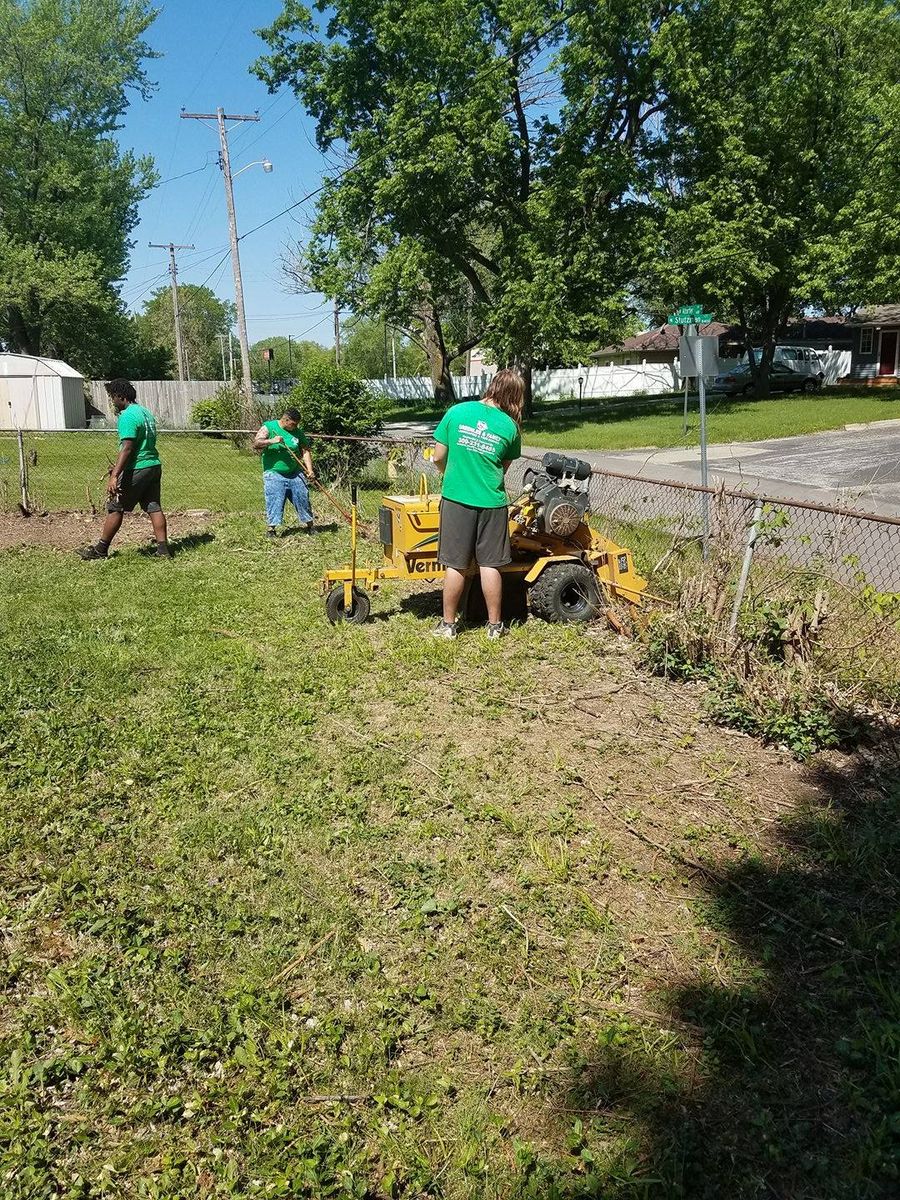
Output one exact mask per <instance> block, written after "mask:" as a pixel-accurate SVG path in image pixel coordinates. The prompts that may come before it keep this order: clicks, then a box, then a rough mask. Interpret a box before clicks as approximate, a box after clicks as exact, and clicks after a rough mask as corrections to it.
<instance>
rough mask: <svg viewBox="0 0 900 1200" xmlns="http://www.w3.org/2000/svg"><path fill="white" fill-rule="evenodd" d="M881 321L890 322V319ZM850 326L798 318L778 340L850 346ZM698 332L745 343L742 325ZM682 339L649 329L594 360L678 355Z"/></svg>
mask: <svg viewBox="0 0 900 1200" xmlns="http://www.w3.org/2000/svg"><path fill="white" fill-rule="evenodd" d="M885 307H886V308H890V309H891V311H892V312H896V314H897V315H896V318H895V319H894V320H891V322H890V323H891V324H897V325H900V304H897V305H887V306H885ZM880 319H881V320H887V319H888V318H885V317H882V318H880ZM869 320H871V318H869ZM847 326H848V322H847V319H846V318H845V317H797V318H794V319H792V320H790V321H788V323H787V325H786V326H785V327H784V328H783V329H782V330H780V331H779V335H778V336H779V340H781V341H790V342H797V341H804V342H826V341H832V340H838V339H839V337H840V334H841V332H842V331H845V338H846V340H847V341H848V343H849V340H850V338H849V332H850V331H849V329H848V328H847ZM697 332H698V333H700V334H703V335H705V336H706V337H718V338H722V337H724V338H726V339H727V340H728V341H732V342H741V341H742V340H743V330H742V329H741V327H740V326H739V325H723V324H722V323H721V322H719V321H711V322H710V323H709V324H708V325H701V326H700V327H699V329H698V331H697ZM680 336H681V329H680V328H679V326H677V325H661V326H659V327H657V328H655V329H646V330H644V332H643V333H636V334H634V336H633V337H627V338H623V340H622V341H621V342H619V343H618V344H617V345H615V346H604V347H603V349H602V350H595V351H594V352H593V354H592V355H591V358H599V357H601V356H602V355H604V354H621V353H622V352H623V351H632V352H635V351H641V350H653V351H656V352H659V351H661V350H662V351H671V352H672V353H677V352H678V339H679V337H680Z"/></svg>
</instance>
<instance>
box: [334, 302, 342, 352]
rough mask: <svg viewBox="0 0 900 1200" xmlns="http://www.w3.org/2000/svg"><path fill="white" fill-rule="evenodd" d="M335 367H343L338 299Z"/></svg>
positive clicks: (335, 316)
mask: <svg viewBox="0 0 900 1200" xmlns="http://www.w3.org/2000/svg"><path fill="white" fill-rule="evenodd" d="M334 365H335V366H336V367H339V366H340V365H341V314H340V310H339V309H338V302H337V297H335V300H334Z"/></svg>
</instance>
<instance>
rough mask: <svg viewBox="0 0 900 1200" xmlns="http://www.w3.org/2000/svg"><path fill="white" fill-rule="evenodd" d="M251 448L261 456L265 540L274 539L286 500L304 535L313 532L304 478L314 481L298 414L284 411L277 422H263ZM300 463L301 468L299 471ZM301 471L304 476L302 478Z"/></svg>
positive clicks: (282, 517)
mask: <svg viewBox="0 0 900 1200" xmlns="http://www.w3.org/2000/svg"><path fill="white" fill-rule="evenodd" d="M253 449H254V450H256V451H258V452H259V453H261V454H262V469H263V497H264V499H265V502H266V524H267V526H268V530H267V532H268V535H269V537H277V536H278V527H279V525H280V524H281V522H282V521H283V519H284V505H285V502H286V501H287V500H288V499H290V501H291V503H292V504H293V506H294V509H295V511H296V513H297V519H298V520H299V522H300V524H301V525H302V526H303V528H304V529H305V530H306V532H307V533H312V531H313V514H312V507H311V506H310V503H309V488H308V487H307V486H306V481H307V479H315V477H316V474H315V471H314V470H313V462H312V455H311V454H310V452H309V440H308V438H307V436H306V434H305V433H304V432H303V430H302V429H301V428H300V413H299V412H298V411H297V409H296V408H287V409H285V411H284V413H283V415H282V416H280V417H279V418H278V420H277V421H264V422H263V424H262V425H260V427H259V429H258V430H257V432H256V437H255V438H254V439H253ZM300 461H302V462H303V469H302V470H301V468H300ZM304 471H305V475H304Z"/></svg>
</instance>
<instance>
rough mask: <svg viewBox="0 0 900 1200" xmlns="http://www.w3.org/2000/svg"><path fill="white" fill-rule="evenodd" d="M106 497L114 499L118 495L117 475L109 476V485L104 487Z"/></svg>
mask: <svg viewBox="0 0 900 1200" xmlns="http://www.w3.org/2000/svg"><path fill="white" fill-rule="evenodd" d="M106 494H107V496H112V497H116V496H118V494H119V477H118V475H110V477H109V483H108V484H107V485H106Z"/></svg>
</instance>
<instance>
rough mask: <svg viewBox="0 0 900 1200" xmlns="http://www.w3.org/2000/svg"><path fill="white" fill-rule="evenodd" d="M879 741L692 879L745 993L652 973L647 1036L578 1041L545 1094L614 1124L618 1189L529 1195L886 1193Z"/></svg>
mask: <svg viewBox="0 0 900 1200" xmlns="http://www.w3.org/2000/svg"><path fill="white" fill-rule="evenodd" d="M877 736H878V737H880V738H881V739H882V740H881V741H880V742H878V741H873V747H874V748H873V749H871V750H864V751H860V752H858V753H857V754H856V755H855V756H854V757H853V758H852V759H847V760H843V763H844V765H841V760H839V759H838V758H836V757H832V758H830V759H828V760H824V759H823V760H822V762H820V763H819V764H818V765H813V766H812V767H811V768H809V769H808V776H807V782H808V783H810V784H812V785H813V786H814V787H815V788H816V790H817V793H818V797H819V798H818V800H817V801H816V802H814V803H810V804H808V805H807V806H806V807H804V808H803V809H801V810H800V811H798V812H797V813H796V814H794V815H792V816H790V817H789V818H786V819H785V820H783V821H781V822H780V823H779V824H778V825H777V826H775V827H774V829H775V832H773V834H772V835H771V838H770V842H769V845H768V846H766V847H764V850H763V852H762V853H761V854H759V855H757V856H746V857H744V858H743V859H742V860H741V861H740V862H739V863H729V864H726V865H720V866H717V867H716V873H717V875H718V877H719V878H718V880H712V879H711V877H706V876H704V877H703V882H702V887H703V891H704V893H705V894H704V896H703V898H702V899H701V901H700V904H701V907H702V909H703V910H704V911H703V912H702V914H701V920H702V922H703V924H705V925H706V926H707V927H709V928H712V929H713V930H717V931H720V932H721V933H723V934H725V935H726V937H727V941H726V942H724V943H723V951H724V952H730V953H734V951H735V949H736V950H737V951H738V953H739V956H740V959H741V961H742V963H743V964H744V965H743V967H742V969H741V975H742V977H743V979H744V982H743V983H740V984H732V983H729V982H728V981H727V980H726V979H725V978H724V976H722V975H721V974H719V972H718V971H715V970H712V969H710V970H708V971H707V973H706V974H705V975H704V976H698V977H693V978H687V979H682V980H680V981H676V982H674V983H673V982H672V981H671V980H666V981H662V980H661V981H660V990H659V992H658V993H657V997H656V1000H655V1002H654V1004H653V1007H654V1009H655V1010H656V1012H658V1013H662V1014H664V1020H663V1021H661V1022H659V1028H657V1029H655V1030H652V1031H650V1030H649V1029H648V1027H647V1026H646V1025H644V1026H643V1027H641V1025H642V1023H641V1022H638V1021H635V1020H634V1019H632V1020H631V1021H630V1022H629V1021H626V1022H624V1023H623V1022H622V1021H620V1020H618V1019H616V1021H611V1022H610V1025H609V1028H608V1029H607V1030H606V1031H604V1033H603V1034H602V1035H601V1036H600V1037H599V1038H598V1040H597V1041H595V1042H594V1043H593V1044H591V1045H584V1046H582V1048H581V1053H582V1061H583V1064H588V1065H583V1066H582V1067H581V1068H580V1069H579V1068H578V1067H576V1068H575V1069H573V1071H572V1072H571V1074H570V1076H569V1078H568V1080H567V1082H566V1083H565V1084H564V1085H563V1087H562V1090H561V1092H560V1093H559V1094H558V1095H557V1097H556V1101H555V1104H554V1110H555V1112H556V1114H557V1115H558V1116H557V1119H562V1118H561V1116H560V1115H559V1114H563V1113H566V1114H573V1113H578V1114H579V1115H580V1120H581V1121H582V1122H584V1125H585V1126H588V1125H589V1123H590V1122H592V1120H594V1119H597V1120H603V1119H607V1118H608V1117H609V1116H610V1114H612V1115H613V1116H614V1117H616V1118H619V1119H621V1120H622V1121H623V1122H624V1123H625V1125H626V1126H627V1127H628V1128H629V1129H630V1130H631V1131H632V1132H633V1136H634V1139H635V1147H636V1152H635V1158H634V1162H633V1164H632V1165H633V1168H634V1177H633V1182H629V1184H628V1186H626V1187H623V1188H621V1189H616V1190H615V1191H614V1192H610V1191H609V1190H608V1180H606V1179H605V1180H604V1181H603V1182H602V1185H601V1184H600V1182H599V1181H598V1188H597V1190H595V1191H591V1190H589V1189H586V1186H585V1185H584V1184H581V1183H579V1184H577V1185H571V1186H570V1184H569V1183H568V1182H565V1183H562V1185H561V1186H559V1187H556V1185H555V1183H554V1181H553V1180H552V1178H551V1179H548V1187H547V1188H546V1189H545V1192H544V1193H542V1194H546V1195H557V1196H558V1197H560V1198H565V1200H575V1197H581V1196H589V1195H590V1196H601V1195H602V1196H604V1197H605V1196H607V1195H615V1196H616V1197H619V1196H638V1195H646V1194H652V1195H653V1196H665V1197H691V1198H692V1200H714V1198H715V1200H720V1198H723V1197H729V1198H744V1197H746V1198H748V1200H749V1198H750V1197H779V1198H790V1200H837V1198H839V1197H840V1198H842V1200H843V1198H846V1200H850V1198H852V1200H864V1198H865V1200H887V1198H888V1197H895V1196H897V1195H898V1194H900V1191H898V1179H900V1138H898V1134H900V1127H898V1098H900V980H898V975H897V964H898V961H900V920H898V877H897V867H898V862H900V836H898V829H900V823H898V818H900V737H898V736H897V735H895V736H894V737H893V738H891V739H889V740H885V739H884V733H883V731H879V732H878V735H877ZM728 946H730V947H731V949H730V950H726V947H728ZM722 961H723V963H724V962H725V961H726V960H725V959H724V958H723V959H722ZM716 963H718V958H717V959H716ZM747 964H749V969H748V966H747ZM669 1022H671V1023H669ZM667 1031H668V1032H667ZM673 1031H674V1032H673ZM660 1047H662V1049H660ZM595 1113H596V1114H597V1117H596V1118H594V1116H593V1114H595ZM568 1119H569V1120H571V1119H572V1117H571V1115H570V1116H569V1117H568ZM651 1179H652V1180H653V1181H654V1182H653V1183H652V1185H650V1183H649V1181H650V1180H651ZM554 1187H556V1190H555V1191H554V1190H553V1188H554ZM648 1187H652V1190H651V1191H649V1192H648V1191H647V1188H648ZM566 1188H569V1190H566ZM573 1189H574V1190H573Z"/></svg>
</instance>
